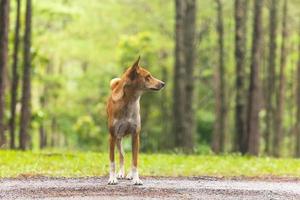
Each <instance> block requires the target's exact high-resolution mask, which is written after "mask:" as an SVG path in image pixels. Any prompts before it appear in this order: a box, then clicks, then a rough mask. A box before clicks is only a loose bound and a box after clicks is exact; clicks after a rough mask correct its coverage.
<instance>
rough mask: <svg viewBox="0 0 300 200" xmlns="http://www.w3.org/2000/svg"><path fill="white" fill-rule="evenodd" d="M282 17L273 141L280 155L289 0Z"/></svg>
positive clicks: (285, 0) (275, 150)
mask: <svg viewBox="0 0 300 200" xmlns="http://www.w3.org/2000/svg"><path fill="white" fill-rule="evenodd" d="M282 13H283V18H282V33H281V38H282V42H281V55H280V70H279V86H278V90H277V91H278V93H277V98H276V116H275V117H276V123H275V131H274V141H273V147H274V148H273V155H274V156H276V157H278V156H280V150H281V141H282V139H283V127H282V115H283V111H284V91H285V66H286V57H287V48H286V38H287V27H286V20H287V0H284V5H283V12H282Z"/></svg>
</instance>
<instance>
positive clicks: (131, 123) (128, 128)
mask: <svg viewBox="0 0 300 200" xmlns="http://www.w3.org/2000/svg"><path fill="white" fill-rule="evenodd" d="M121 113H122V114H121V115H120V117H119V118H117V119H114V120H113V127H114V134H115V136H116V137H118V138H121V137H123V136H124V135H126V134H129V133H131V134H134V133H135V132H136V130H137V129H139V128H140V127H141V119H140V98H138V99H137V100H136V101H133V102H130V103H128V104H127V105H125V106H124V107H123V108H122V111H121Z"/></svg>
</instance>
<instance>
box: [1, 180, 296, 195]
mask: <svg viewBox="0 0 300 200" xmlns="http://www.w3.org/2000/svg"><path fill="white" fill-rule="evenodd" d="M143 181H144V185H142V186H133V185H131V182H130V181H127V180H121V181H120V182H119V184H118V185H116V186H109V185H107V184H106V183H107V178H105V177H99V178H68V179H67V178H29V179H2V180H0V198H1V199H33V198H35V199H62V200H64V199H205V200H209V199H226V200H233V199H234V200H235V199H257V200H258V199H259V200H263V199H268V200H269V199H276V200H277V199H284V200H288V199H300V182H299V181H251V180H220V179H214V178H144V179H143Z"/></svg>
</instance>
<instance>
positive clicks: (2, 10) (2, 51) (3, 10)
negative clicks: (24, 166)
mask: <svg viewBox="0 0 300 200" xmlns="http://www.w3.org/2000/svg"><path fill="white" fill-rule="evenodd" d="M8 22H9V0H1V1H0V147H2V146H3V145H4V144H5V143H6V138H5V126H4V109H5V103H4V102H5V100H4V97H5V73H6V68H7V54H8V28H9V27H8Z"/></svg>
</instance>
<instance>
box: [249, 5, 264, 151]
mask: <svg viewBox="0 0 300 200" xmlns="http://www.w3.org/2000/svg"><path fill="white" fill-rule="evenodd" d="M262 7H263V0H255V5H254V21H253V37H252V57H251V69H250V70H251V71H250V85H249V96H248V109H247V136H248V145H247V150H248V153H249V154H252V155H258V153H259V139H260V134H259V115H258V114H259V110H260V104H259V102H260V95H259V93H260V80H259V68H260V61H261V58H260V56H261V43H262V23H261V20H262Z"/></svg>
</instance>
